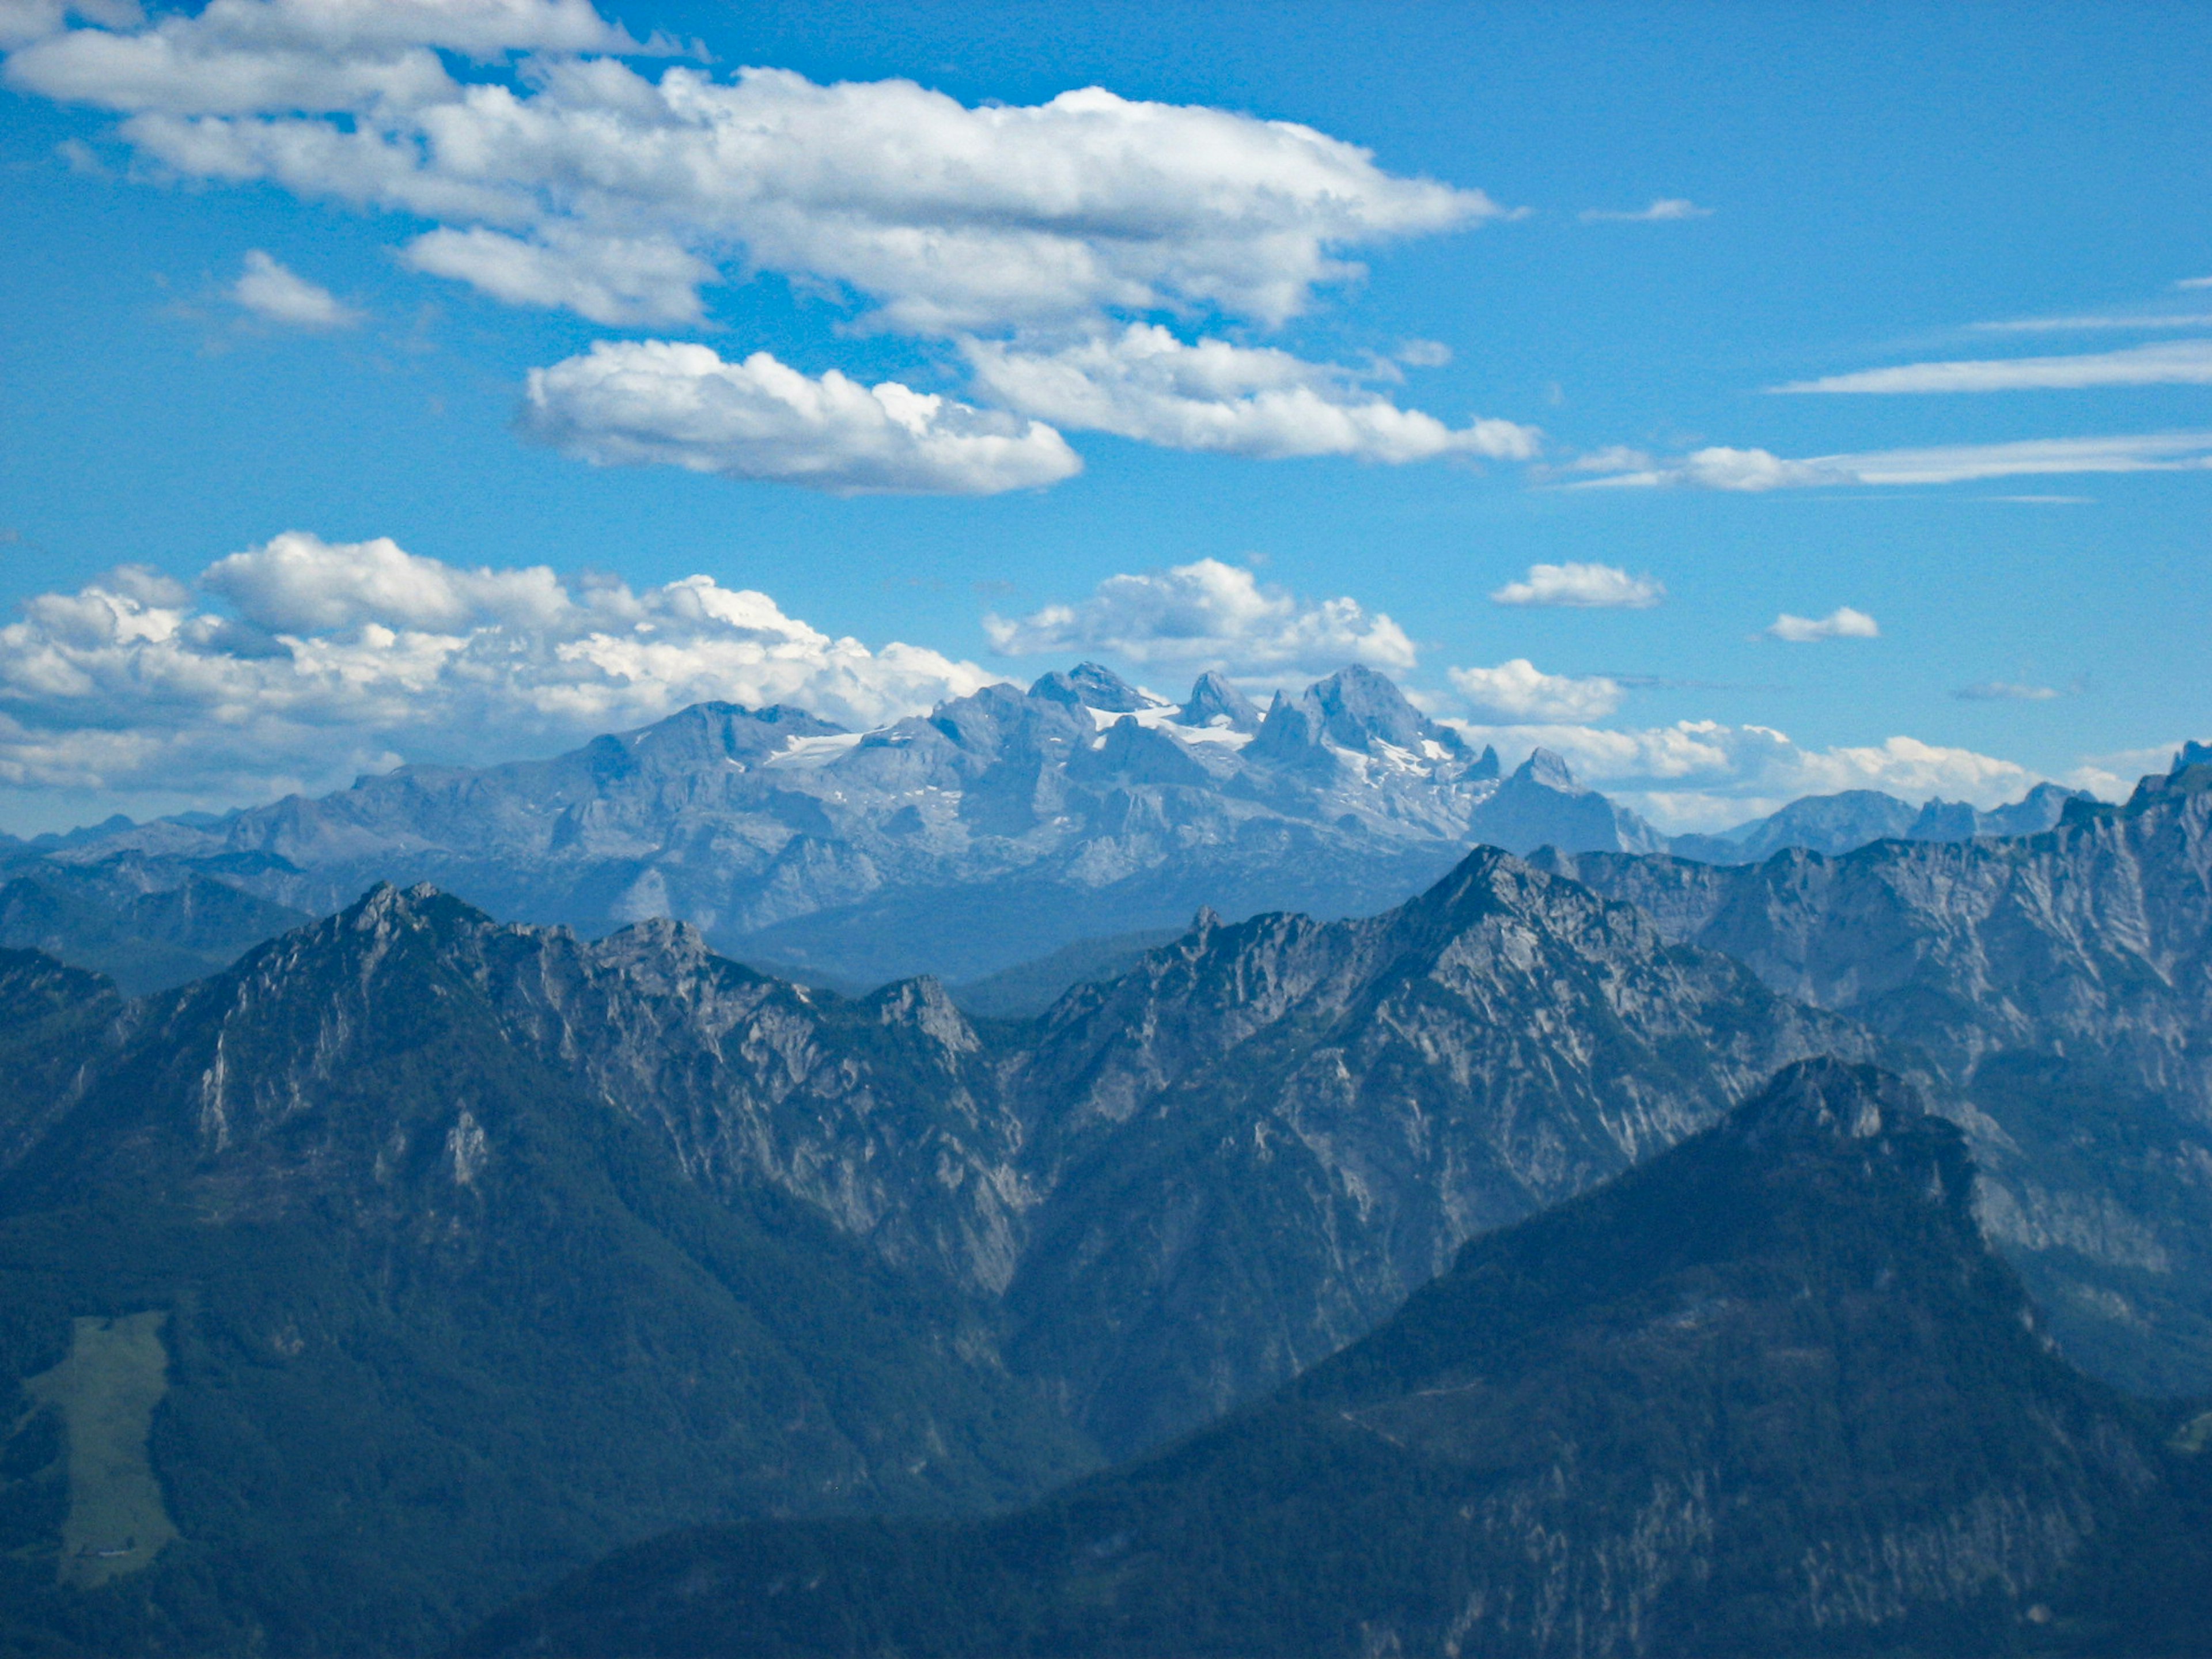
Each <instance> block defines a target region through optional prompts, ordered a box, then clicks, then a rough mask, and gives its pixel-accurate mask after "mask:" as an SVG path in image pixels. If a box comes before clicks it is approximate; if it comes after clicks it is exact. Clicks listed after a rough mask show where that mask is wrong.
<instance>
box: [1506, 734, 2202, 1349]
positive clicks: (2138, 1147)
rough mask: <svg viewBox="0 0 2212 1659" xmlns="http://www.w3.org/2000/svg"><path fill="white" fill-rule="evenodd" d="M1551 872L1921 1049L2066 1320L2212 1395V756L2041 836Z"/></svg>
mask: <svg viewBox="0 0 2212 1659" xmlns="http://www.w3.org/2000/svg"><path fill="white" fill-rule="evenodd" d="M1537 861H1538V863H1539V864H1541V865H1542V866H1545V867H1547V868H1550V869H1552V870H1553V871H1555V872H1559V873H1562V874H1571V875H1572V876H1573V877H1574V878H1576V879H1577V881H1579V882H1581V883H1583V884H1584V885H1586V886H1588V887H1589V888H1590V889H1592V890H1595V891H1597V892H1600V893H1603V894H1605V895H1607V896H1610V897H1613V898H1617V899H1621V900H1625V901H1626V902H1631V903H1632V904H1634V905H1635V906H1636V907H1637V908H1638V910H1639V911H1640V912H1641V913H1642V914H1644V915H1647V916H1649V917H1650V919H1651V921H1652V923H1653V925H1654V926H1655V927H1657V928H1658V930H1659V931H1660V933H1662V935H1663V936H1665V937H1666V938H1668V939H1673V940H1676V941H1678V942H1681V943H1686V944H1696V945H1702V946H1705V948H1708V949H1711V950H1716V951H1723V952H1725V953H1727V954H1728V956H1729V957H1730V958H1731V959H1732V960H1735V961H1738V962H1741V963H1744V964H1745V965H1746V966H1747V967H1748V968H1749V969H1751V970H1752V971H1753V973H1755V974H1757V975H1759V978H1760V980H1761V981H1763V982H1764V983H1765V985H1766V986H1767V987H1768V988H1770V989H1771V990H1773V991H1775V992H1777V993H1778V994H1782V995H1784V996H1787V997H1790V998H1791V999H1793V1000H1796V1001H1799V1002H1802V1003H1803V1004H1806V1005H1808V1006H1814V1007H1820V1008H1826V1009H1829V1010H1831V1011H1832V1012H1837V1013H1839V1014H1843V1015H1845V1016H1847V1017H1849V1018H1850V1019H1852V1020H1853V1021H1855V1022H1857V1024H1860V1025H1862V1026H1863V1027H1865V1028H1867V1029H1868V1030H1871V1031H1873V1032H1875V1033H1877V1034H1880V1035H1881V1036H1887V1037H1889V1038H1891V1039H1893V1040H1895V1041H1899V1042H1905V1043H1909V1044H1910V1045H1911V1047H1912V1048H1914V1049H1915V1050H1916V1051H1917V1053H1918V1054H1922V1055H1923V1056H1924V1057H1925V1059H1926V1060H1927V1062H1928V1064H1929V1066H1931V1067H1932V1068H1933V1069H1934V1070H1935V1071H1936V1073H1939V1074H1940V1075H1941V1076H1942V1077H1943V1078H1944V1079H1947V1081H1948V1083H1949V1084H1950V1085H1952V1086H1953V1087H1954V1088H1955V1089H1956V1090H1957V1091H1959V1092H1960V1095H1961V1097H1963V1098H1964V1100H1965V1101H1966V1103H1967V1104H1966V1108H1964V1109H1962V1110H1963V1112H1964V1121H1967V1122H1968V1124H1969V1127H1972V1128H1974V1129H1975V1130H1976V1133H1977V1150H1978V1157H1979V1158H1980V1159H1981V1160H1982V1162H1983V1164H1984V1185H1983V1190H1982V1195H1981V1200H1980V1205H1981V1213H1982V1217H1983V1221H1984V1225H1985V1226H1986V1227H1987V1228H1988V1230H1989V1231H1990V1234H1991V1236H1992V1237H1994V1238H1996V1239H1997V1240H1998V1241H1999V1242H2000V1243H2002V1244H2003V1246H2004V1247H2005V1248H2006V1249H2008V1251H2010V1252H2011V1253H2012V1255H2013V1258H2014V1260H2015V1261H2017V1262H2018V1263H2019V1264H2020V1266H2021V1268H2022V1270H2023V1271H2024V1272H2025V1273H2027V1277H2028V1281H2029V1283H2030V1285H2032V1286H2033V1287H2034V1289H2035V1290H2036V1291H2037V1293H2038V1295H2039V1297H2041V1298H2042V1299H2043V1301H2044V1302H2045V1305H2046V1306H2047V1307H2048V1308H2049V1310H2051V1317H2052V1320H2053V1324H2054V1328H2056V1329H2057V1330H2058V1331H2059V1332H2060V1333H2061V1334H2062V1335H2063V1337H2064V1338H2065V1339H2066V1340H2068V1341H2069V1343H2070V1344H2071V1345H2072V1346H2074V1347H2075V1351H2076V1352H2080V1353H2081V1354H2082V1355H2083V1356H2084V1357H2085V1358H2088V1359H2089V1361H2090V1363H2092V1364H2094V1365H2095V1366H2096V1367H2097V1369H2099V1370H2101V1371H2102V1372H2104V1373H2105V1374H2106V1375H2108V1376H2112V1377H2114V1378H2115V1379H2117V1380H2119V1381H2122V1382H2124V1383H2127V1384H2129V1385H2130V1386H2131V1387H2135V1388H2137V1389H2143V1390H2146V1391H2152V1392H2174V1393H2179V1392H2191V1391H2203V1390H2208V1389H2212V750H2207V749H2206V747H2205V746H2204V745H2201V744H2189V745H2187V746H2185V748H2184V749H2183V750H2182V751H2181V752H2180V753H2179V755H2178V756H2177V757H2176V759H2175V762H2174V765H2173V767H2172V770H2171V771H2170V772H2168V773H2166V774H2164V775H2153V776H2150V777H2147V778H2145V779H2144V780H2143V781H2142V783H2141V784H2140V785H2139V786H2138V787H2137V788H2136V792H2135V793H2134V795H2133V796H2132V797H2131V798H2130V799H2129V800H2128V801H2127V802H2126V803H2125V804H2124V805H2119V806H2107V805H2102V804H2100V803H2092V802H2087V801H2077V802H2074V803H2072V804H2070V805H2069V806H2068V807H2067V808H2066V816H2065V819H2064V821H2063V822H2062V823H2060V824H2059V825H2058V826H2057V828H2055V829H2051V830H2049V831H2047V832H2045V833H2044V834H2041V835H2036V836H2016V837H2013V838H2010V839H2004V840H1986V839H1985V840H1978V841H1974V842H1959V843H1951V844H1929V843H1919V844H1916V843H1910V842H1877V843H1875V844H1874V845H1872V846H1869V847H1864V848H1860V849H1858V850H1857V851H1856V852H1853V853H1850V854H1845V855H1844V856H1843V857H1841V858H1833V859H1832V858H1827V857H1824V856H1822V855H1821V854H1817V853H1809V852H1804V851H1790V852H1785V853H1782V854H1777V855H1776V856H1775V857H1773V858H1771V859H1769V860H1767V861H1766V862H1765V863H1764V864H1759V865H1749V866H1714V865H1706V864H1700V863H1697V862H1694V861H1691V860H1682V859H1676V858H1671V857H1664V856H1641V857H1623V856H1620V855H1609V854H1574V855H1565V854H1539V855H1538V859H1537Z"/></svg>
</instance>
